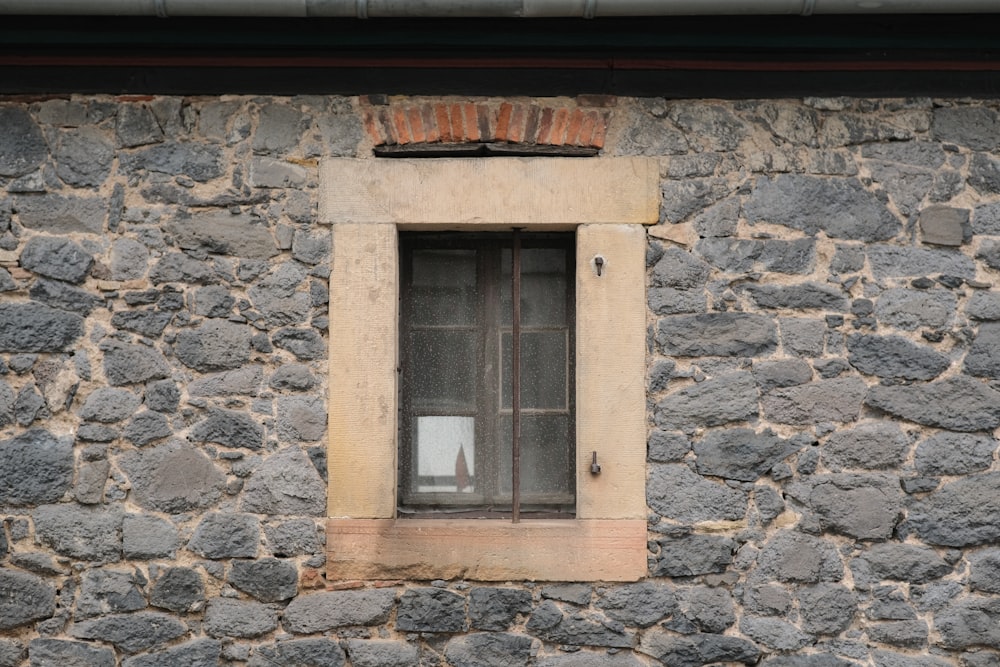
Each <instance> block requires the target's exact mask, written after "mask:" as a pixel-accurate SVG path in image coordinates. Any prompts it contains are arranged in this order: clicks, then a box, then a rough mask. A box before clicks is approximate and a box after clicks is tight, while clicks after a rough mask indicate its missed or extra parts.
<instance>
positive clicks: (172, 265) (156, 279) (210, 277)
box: [149, 252, 217, 306]
mask: <svg viewBox="0 0 1000 667" xmlns="http://www.w3.org/2000/svg"><path fill="white" fill-rule="evenodd" d="M149 279H150V280H151V281H153V284H154V285H159V284H161V283H188V284H191V285H204V284H207V283H212V282H215V281H216V280H217V278H216V275H215V274H214V273H213V272H212V269H211V267H210V266H209V265H208V264H207V263H206V262H199V261H198V260H196V259H194V258H193V257H188V256H187V255H185V254H184V253H181V252H170V253H166V254H164V255H163V257H161V258H160V259H159V261H157V262H156V264H154V265H153V268H152V269H151V270H150V271H149ZM160 305H161V306H162V305H163V303H162V302H161V304H160Z"/></svg>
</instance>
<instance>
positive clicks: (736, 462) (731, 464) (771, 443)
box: [694, 428, 801, 482]
mask: <svg viewBox="0 0 1000 667" xmlns="http://www.w3.org/2000/svg"><path fill="white" fill-rule="evenodd" d="M800 447H801V445H799V444H796V443H795V442H792V441H791V440H783V439H782V438H780V437H778V436H777V435H775V434H774V433H773V432H771V431H764V432H762V433H756V432H754V431H753V430H752V429H745V428H730V429H723V430H718V431H711V432H709V433H708V434H706V435H705V437H703V438H701V439H700V440H696V441H695V443H694V453H695V456H696V457H697V459H696V462H697V470H698V472H699V473H701V474H702V475H708V476H710V477H722V478H724V479H735V480H739V481H743V482H753V481H756V480H757V478H758V477H760V476H761V475H763V474H764V473H766V472H767V471H768V470H770V469H771V468H772V467H773V466H774V465H775V464H776V463H778V462H779V461H781V460H782V459H784V458H786V457H788V456H789V455H791V454H793V453H794V452H796V451H797V450H798V449H799V448H800Z"/></svg>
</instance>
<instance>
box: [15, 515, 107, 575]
mask: <svg viewBox="0 0 1000 667" xmlns="http://www.w3.org/2000/svg"><path fill="white" fill-rule="evenodd" d="M31 516H32V519H33V520H34V523H35V534H36V537H37V538H38V540H39V541H40V542H41V543H42V544H44V545H46V546H48V547H50V548H51V549H53V550H54V551H55V552H56V553H59V554H62V555H64V556H69V557H70V558H77V559H79V560H84V561H96V562H98V563H111V562H116V561H118V560H120V559H121V551H122V536H121V530H122V519H123V512H122V510H121V508H120V507H110V508H105V507H100V508H90V507H83V506H80V507H77V506H74V505H41V506H39V507H37V508H36V509H35V510H34V511H32V513H31Z"/></svg>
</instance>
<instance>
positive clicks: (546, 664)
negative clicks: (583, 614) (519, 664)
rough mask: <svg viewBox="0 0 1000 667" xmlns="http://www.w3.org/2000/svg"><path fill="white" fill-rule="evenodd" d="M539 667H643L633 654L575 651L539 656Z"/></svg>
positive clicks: (537, 661) (537, 660)
mask: <svg viewBox="0 0 1000 667" xmlns="http://www.w3.org/2000/svg"><path fill="white" fill-rule="evenodd" d="M536 664H537V665H538V667H642V663H641V662H639V660H638V659H637V658H636V657H635V656H633V655H632V654H631V653H613V654H612V653H591V652H588V651H574V652H573V653H568V654H563V655H548V656H544V657H542V656H539V657H538V658H537V659H536Z"/></svg>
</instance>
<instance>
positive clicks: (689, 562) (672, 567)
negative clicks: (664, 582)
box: [651, 535, 736, 577]
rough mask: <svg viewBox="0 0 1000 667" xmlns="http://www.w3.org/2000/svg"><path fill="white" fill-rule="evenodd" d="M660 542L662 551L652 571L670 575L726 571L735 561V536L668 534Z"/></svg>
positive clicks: (679, 575) (678, 575)
mask: <svg viewBox="0 0 1000 667" xmlns="http://www.w3.org/2000/svg"><path fill="white" fill-rule="evenodd" d="M657 543H658V545H659V549H660V552H659V556H658V558H657V560H656V565H655V566H654V567H653V568H651V573H652V574H653V575H656V576H667V577H690V576H695V575H699V574H711V573H717V572H725V571H726V569H727V568H728V567H729V566H730V565H731V564H732V562H733V552H734V551H735V550H736V544H735V542H734V541H733V540H732V539H730V538H728V537H716V536H712V535H689V536H686V537H676V538H669V537H668V538H663V539H661V540H658V542H657Z"/></svg>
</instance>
